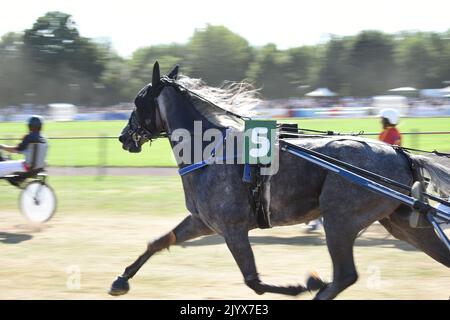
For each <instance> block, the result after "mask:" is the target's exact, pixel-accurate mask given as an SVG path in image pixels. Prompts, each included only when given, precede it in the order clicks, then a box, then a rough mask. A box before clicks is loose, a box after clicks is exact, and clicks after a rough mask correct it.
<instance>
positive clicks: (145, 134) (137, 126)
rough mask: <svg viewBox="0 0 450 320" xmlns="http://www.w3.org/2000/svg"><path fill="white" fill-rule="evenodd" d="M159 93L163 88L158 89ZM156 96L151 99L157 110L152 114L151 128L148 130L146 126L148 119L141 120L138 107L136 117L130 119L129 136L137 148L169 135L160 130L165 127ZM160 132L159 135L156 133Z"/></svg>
mask: <svg viewBox="0 0 450 320" xmlns="http://www.w3.org/2000/svg"><path fill="white" fill-rule="evenodd" d="M158 89H159V90H158V91H157V92H158V95H159V93H160V92H161V90H162V86H161V88H158ZM158 95H156V94H152V96H153V97H151V99H152V101H153V103H155V108H154V111H153V112H150V117H151V119H150V126H151V128H147V126H146V125H144V123H145V120H146V119H140V117H139V114H138V112H137V108H138V107H137V106H136V108H135V109H134V111H133V112H134V115H132V116H131V117H130V119H129V120H128V130H127V134H128V135H129V136H130V137H131V139H132V140H133V142H134V143H135V145H136V147H138V146H139V145H143V144H144V143H146V142H148V141H149V142H150V143H151V142H152V141H153V140H155V139H157V138H163V137H168V136H169V135H168V134H167V133H166V132H165V131H161V130H159V129H158V128H162V127H163V121H162V118H161V113H160V111H159V107H158V103H157V101H156V98H157V97H158ZM143 107H144V106H143ZM156 132H158V133H156Z"/></svg>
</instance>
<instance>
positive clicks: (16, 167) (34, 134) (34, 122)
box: [0, 116, 47, 177]
mask: <svg viewBox="0 0 450 320" xmlns="http://www.w3.org/2000/svg"><path fill="white" fill-rule="evenodd" d="M42 124H43V120H42V117H40V116H31V117H30V118H29V119H28V129H29V133H28V134H27V135H26V136H25V137H24V138H23V139H22V142H20V143H19V144H18V145H17V146H6V145H0V150H5V151H7V152H11V153H21V154H24V155H25V159H26V160H8V161H2V162H0V176H1V177H3V176H6V175H8V174H12V173H15V172H27V171H29V170H30V165H31V163H29V162H30V161H29V160H27V159H28V158H30V157H29V153H30V152H31V150H30V148H29V145H30V143H43V144H47V140H46V139H45V138H44V137H42V136H41V129H42Z"/></svg>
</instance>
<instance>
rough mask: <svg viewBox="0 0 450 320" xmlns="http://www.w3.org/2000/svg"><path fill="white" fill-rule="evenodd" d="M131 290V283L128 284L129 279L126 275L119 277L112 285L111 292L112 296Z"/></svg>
mask: <svg viewBox="0 0 450 320" xmlns="http://www.w3.org/2000/svg"><path fill="white" fill-rule="evenodd" d="M128 291H130V285H129V284H128V279H126V278H124V277H118V278H117V279H116V280H115V281H114V282H113V283H112V285H111V289H109V292H108V293H109V294H110V295H112V296H121V295H123V294H126V293H127V292H128Z"/></svg>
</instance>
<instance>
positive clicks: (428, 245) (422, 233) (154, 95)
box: [109, 62, 450, 299]
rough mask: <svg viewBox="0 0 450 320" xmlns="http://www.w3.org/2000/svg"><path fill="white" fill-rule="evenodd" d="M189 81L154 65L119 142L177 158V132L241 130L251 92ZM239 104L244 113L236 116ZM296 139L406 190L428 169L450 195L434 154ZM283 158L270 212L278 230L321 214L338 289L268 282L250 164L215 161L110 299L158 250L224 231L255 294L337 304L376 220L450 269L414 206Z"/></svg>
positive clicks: (268, 183) (268, 194)
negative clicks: (258, 247)
mask: <svg viewBox="0 0 450 320" xmlns="http://www.w3.org/2000/svg"><path fill="white" fill-rule="evenodd" d="M186 79H187V80H186ZM189 79H190V78H188V77H184V78H180V77H179V76H178V66H176V67H175V68H174V69H173V70H171V71H170V72H169V73H168V74H167V75H166V76H163V77H161V76H160V70H159V65H158V63H157V62H156V63H155V64H154V67H153V76H152V82H151V83H149V84H148V85H146V86H145V87H144V88H142V89H141V91H140V92H139V94H138V95H137V97H136V98H135V108H134V110H133V111H132V113H131V115H130V118H129V121H128V123H127V125H126V126H125V127H124V129H123V131H122V132H121V135H120V137H119V141H120V142H121V143H122V147H123V149H124V150H126V151H128V152H132V153H137V152H141V150H142V145H143V144H144V143H146V142H148V141H150V142H151V140H153V139H156V138H158V137H170V143H171V147H172V149H173V150H174V152H175V150H176V149H177V148H179V147H180V145H182V144H183V141H181V139H179V137H178V138H175V137H174V135H175V132H176V131H177V130H184V131H186V132H187V133H188V134H190V135H192V136H194V135H195V133H194V131H195V129H196V128H195V124H194V123H195V121H201V123H202V131H201V133H204V132H205V131H206V130H208V129H214V130H218V131H219V132H220V133H222V134H223V135H224V136H226V132H227V130H228V129H229V128H230V127H233V128H234V129H236V130H241V129H242V121H243V119H244V120H245V118H242V116H240V115H238V114H237V113H234V112H232V111H231V110H239V101H238V100H239V99H237V98H235V95H233V93H236V95H239V94H241V97H242V96H243V97H244V98H243V99H241V100H240V102H242V103H241V105H244V106H245V104H247V103H249V101H252V99H251V95H247V96H245V94H244V95H242V93H243V92H244V91H245V92H247V93H248V91H246V90H240V89H239V88H238V90H234V91H233V90H231V89H230V90H229V91H227V90H226V89H223V90H222V91H220V89H219V88H214V87H209V86H207V85H206V84H203V85H202V84H199V82H198V81H197V82H195V81H192V80H194V79H191V81H189ZM202 86H203V87H202ZM235 89H236V88H235ZM202 92H203V94H202ZM218 101H219V102H224V103H225V104H226V103H227V101H228V108H226V106H225V105H223V104H222V106H219V105H218ZM233 106H235V107H236V106H237V108H234V109H233V108H232V107H233ZM197 129H198V128H197ZM290 142H293V143H296V144H297V145H299V146H303V147H306V148H309V149H311V150H314V151H317V152H320V153H323V154H325V155H328V156H331V157H334V158H336V159H339V160H341V161H345V162H347V163H349V164H352V165H355V166H358V167H361V168H364V169H366V170H369V171H372V172H374V173H377V174H379V175H383V176H386V177H388V178H390V179H393V180H396V181H398V182H401V183H403V184H408V185H412V183H413V182H414V181H413V180H414V176H415V171H417V168H419V167H420V169H423V170H427V171H428V172H429V174H430V177H431V182H430V183H431V184H433V185H434V186H438V187H439V190H440V191H441V192H442V193H443V194H446V195H447V196H448V195H449V193H450V170H448V167H445V166H442V165H440V164H438V163H436V162H435V161H433V159H432V158H430V157H427V156H419V155H409V156H406V155H405V154H403V153H400V152H399V151H398V150H396V149H394V148H393V147H392V146H390V145H387V144H385V143H382V142H377V141H375V140H370V139H364V138H356V137H303V138H297V139H290ZM185 144H186V141H185ZM202 147H205V144H202ZM193 148H194V147H193ZM186 153H189V151H187V152H186ZM191 153H193V152H192V151H191ZM175 155H176V152H175ZM278 157H279V160H278V161H279V168H278V172H277V173H276V174H273V175H269V176H266V177H264V180H263V184H264V190H265V191H264V194H263V197H262V198H263V206H264V208H265V209H266V210H267V212H269V214H270V225H271V227H277V226H287V225H294V224H300V223H308V222H309V221H311V220H315V219H317V218H319V217H322V218H323V227H324V231H325V235H326V245H327V247H328V251H329V254H330V256H331V259H332V267H333V277H332V281H331V282H325V281H324V280H322V279H321V278H320V277H319V276H318V275H316V274H311V275H310V276H309V278H308V279H307V280H306V283H305V285H295V286H289V285H285V286H279V285H271V284H267V283H264V282H263V281H262V280H261V279H260V276H259V274H258V272H257V268H256V262H255V257H254V255H253V251H252V247H251V245H250V242H249V236H248V233H249V231H250V230H252V229H255V228H257V227H258V221H257V217H256V215H255V209H254V208H255V207H254V205H253V201H252V188H251V187H250V186H249V184H248V183H246V182H244V181H243V178H242V176H243V170H244V168H245V165H244V164H242V163H235V164H233V163H232V164H229V163H227V164H220V163H209V164H208V163H207V164H206V165H204V166H201V167H200V168H198V169H197V170H193V171H192V172H189V173H188V174H184V175H182V185H183V189H184V194H185V201H186V207H187V209H188V211H189V213H190V214H189V215H188V216H187V217H186V218H184V219H183V220H182V221H181V222H180V223H179V224H178V225H177V226H176V227H175V228H173V229H172V230H171V231H169V232H168V233H166V234H164V235H163V236H161V237H160V238H158V239H156V240H154V241H151V242H149V244H148V246H147V248H146V250H145V252H144V253H143V254H142V255H140V256H139V257H138V259H137V260H136V261H135V262H134V263H132V264H131V265H129V266H128V267H127V268H126V269H125V271H124V272H123V273H122V274H121V275H120V276H119V277H118V278H117V279H116V280H115V281H114V282H113V283H112V285H111V287H110V290H109V293H110V294H111V295H122V294H125V293H127V292H128V291H129V290H130V285H129V280H130V279H131V278H132V277H133V276H134V275H135V274H136V272H137V271H138V270H139V269H140V268H141V267H142V266H143V265H144V264H145V263H146V261H147V260H148V259H149V258H150V257H151V256H152V255H153V254H155V253H156V252H159V251H161V250H163V249H167V248H169V247H170V246H172V245H178V244H180V243H182V242H184V241H188V240H191V239H195V238H197V237H201V236H206V235H212V234H219V235H221V236H222V237H223V238H224V240H225V243H226V245H227V247H228V249H229V250H230V252H231V254H232V256H233V258H234V260H235V262H236V264H237V266H238V267H239V269H240V271H241V273H242V275H243V280H244V283H245V284H246V285H247V286H248V287H249V288H251V289H252V290H253V291H254V292H255V293H256V294H259V295H260V294H263V293H266V292H270V293H279V294H285V295H290V296H296V295H299V294H301V293H303V292H315V297H314V299H333V298H335V297H336V296H337V295H338V294H339V293H340V292H342V291H343V290H345V289H346V288H348V287H349V286H351V285H352V284H354V283H355V282H356V281H357V279H358V273H357V270H356V265H355V261H354V257H353V246H354V241H355V239H356V237H357V235H358V234H359V232H360V231H361V230H363V229H365V228H367V227H368V226H370V225H371V224H373V223H374V222H376V221H379V222H380V223H381V224H382V225H383V226H384V227H385V228H386V229H387V231H388V232H389V233H391V234H392V235H393V236H394V237H396V238H398V239H400V240H403V241H406V242H408V243H410V244H411V245H413V246H415V247H416V248H418V249H419V250H422V251H423V252H424V253H426V254H427V255H429V256H430V257H431V258H433V259H434V260H436V261H438V262H440V263H441V264H443V265H445V266H447V267H450V252H449V251H448V250H447V248H446V247H445V245H444V244H443V243H442V242H441V241H440V239H439V238H438V236H437V235H436V233H435V232H434V230H433V228H432V227H431V224H429V223H428V226H426V227H424V228H413V227H411V226H410V224H409V219H408V218H409V216H410V214H411V212H412V209H410V208H409V207H407V206H404V205H401V204H400V203H399V202H397V201H396V200H393V199H390V198H386V197H382V196H380V195H378V194H375V193H373V192H370V191H368V190H365V189H363V188H361V187H359V186H356V185H353V184H351V183H350V182H348V181H347V180H344V179H343V178H342V177H339V176H337V175H335V174H333V173H331V172H328V171H326V170H324V169H322V168H319V167H317V166H315V165H314V164H312V163H309V162H307V161H305V160H303V159H300V158H298V157H295V156H293V155H291V154H290V153H288V152H279V155H278ZM411 161H413V162H414V163H415V164H416V167H417V168H416V169H414V168H413V167H412V166H411ZM188 166H189V164H187V163H180V164H179V168H180V170H183V168H187V167H188ZM398 191H401V190H398ZM402 192H405V191H402ZM425 223H427V221H425ZM399 263H401V262H399Z"/></svg>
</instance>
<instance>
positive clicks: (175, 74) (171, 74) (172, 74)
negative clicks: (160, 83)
mask: <svg viewBox="0 0 450 320" xmlns="http://www.w3.org/2000/svg"><path fill="white" fill-rule="evenodd" d="M179 68H180V66H179V65H176V66H175V67H174V68H173V69H172V71H170V72H169V74H168V75H167V77H168V78H169V79H173V80H176V79H177V77H178V69H179Z"/></svg>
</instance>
